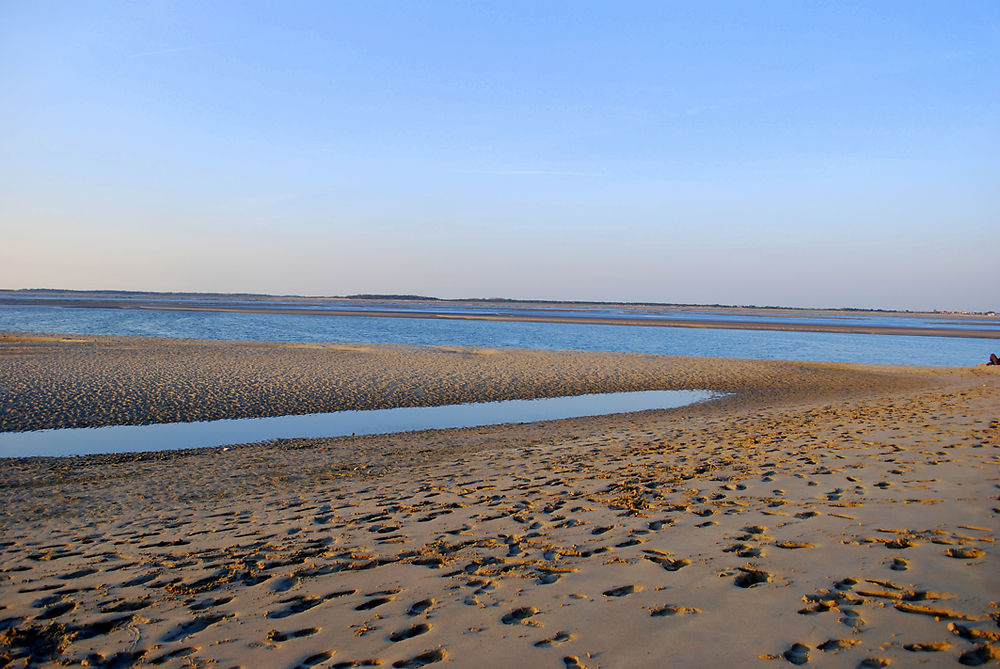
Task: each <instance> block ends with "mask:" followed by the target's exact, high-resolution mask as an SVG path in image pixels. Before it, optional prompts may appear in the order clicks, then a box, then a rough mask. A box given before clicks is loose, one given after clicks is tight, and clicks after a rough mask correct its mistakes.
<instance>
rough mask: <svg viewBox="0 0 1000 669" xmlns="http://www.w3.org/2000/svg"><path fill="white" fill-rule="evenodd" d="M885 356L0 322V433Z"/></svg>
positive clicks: (778, 370) (443, 400) (755, 373)
mask: <svg viewBox="0 0 1000 669" xmlns="http://www.w3.org/2000/svg"><path fill="white" fill-rule="evenodd" d="M892 370H893V368H892V367H886V368H879V367H875V366H869V367H866V368H864V370H862V369H861V368H852V367H851V366H849V365H838V364H834V363H801V362H774V361H762V360H738V361H737V360H723V359H719V358H692V357H679V356H663V355H645V354H622V353H595V352H585V351H534V350H532V351H529V350H518V349H492V348H471V347H444V346H439V347H411V346H393V345H377V344H297V343H268V342H224V341H223V342H220V341H198V340H176V339H154V338H130V337H101V336H89V335H88V336H84V335H62V336H60V335H30V334H17V333H4V334H0V408H2V409H0V431H19V430H37V429H45V428H56V427H96V426H100V425H135V424H148V423H163V422H175V421H194V420H214V419H220V418H244V417H252V416H281V415H289V414H305V413H317V412H325V411H339V410H348V409H387V408H391V407H398V406H432V405H440V404H457V403H462V402H483V401H495V400H505V399H529V398H535V397H555V396H560V395H578V394H582V393H587V392H591V393H592V392H616V391H632V390H672V389H705V390H717V391H722V392H738V393H742V394H746V393H750V392H756V393H760V392H764V391H766V392H768V393H782V392H784V393H786V394H787V393H799V394H801V393H809V392H812V391H813V390H816V389H822V391H823V392H825V393H829V392H831V390H832V389H833V388H834V387H835V386H836V387H839V388H840V389H841V390H842V391H843V392H844V393H857V392H859V391H861V390H864V389H865V388H871V387H875V386H882V385H884V384H885V383H887V382H889V380H890V379H895V380H894V382H895V383H897V384H899V383H904V384H912V383H914V381H913V379H914V378H915V377H914V375H913V373H912V370H907V374H906V375H899V374H896V373H894V372H893V371H892Z"/></svg>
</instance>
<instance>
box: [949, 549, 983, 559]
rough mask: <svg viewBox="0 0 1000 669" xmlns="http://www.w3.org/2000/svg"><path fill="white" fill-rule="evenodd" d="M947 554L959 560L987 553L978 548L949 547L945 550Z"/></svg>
mask: <svg viewBox="0 0 1000 669" xmlns="http://www.w3.org/2000/svg"><path fill="white" fill-rule="evenodd" d="M945 555H947V556H948V557H950V558H956V559H959V560H971V559H973V558H978V557H982V556H984V555H986V553H984V552H983V551H981V550H979V549H978V548H949V549H948V550H947V551H945Z"/></svg>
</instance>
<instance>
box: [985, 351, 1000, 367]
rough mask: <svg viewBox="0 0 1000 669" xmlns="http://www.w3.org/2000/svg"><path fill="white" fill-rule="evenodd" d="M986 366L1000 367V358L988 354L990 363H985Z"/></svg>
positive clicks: (993, 354)
mask: <svg viewBox="0 0 1000 669" xmlns="http://www.w3.org/2000/svg"><path fill="white" fill-rule="evenodd" d="M986 364H987V365H1000V358H998V357H997V354H996V353H990V361H989V362H988V363H986Z"/></svg>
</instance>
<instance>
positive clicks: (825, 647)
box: [816, 639, 861, 653]
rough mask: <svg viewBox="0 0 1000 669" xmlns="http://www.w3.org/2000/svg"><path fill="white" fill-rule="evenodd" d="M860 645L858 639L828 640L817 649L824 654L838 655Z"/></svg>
mask: <svg viewBox="0 0 1000 669" xmlns="http://www.w3.org/2000/svg"><path fill="white" fill-rule="evenodd" d="M860 643H861V642H860V641H858V640H857V639H827V640H826V641H824V642H823V643H821V644H820V645H818V646H816V647H817V648H819V649H820V650H821V651H823V652H824V653H837V652H839V651H842V650H847V649H848V648H853V647H854V646H857V645H858V644H860Z"/></svg>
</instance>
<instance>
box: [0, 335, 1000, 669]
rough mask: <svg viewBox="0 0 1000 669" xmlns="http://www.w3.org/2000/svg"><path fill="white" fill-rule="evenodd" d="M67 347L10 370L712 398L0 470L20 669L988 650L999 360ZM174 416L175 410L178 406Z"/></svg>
mask: <svg viewBox="0 0 1000 669" xmlns="http://www.w3.org/2000/svg"><path fill="white" fill-rule="evenodd" d="M82 339H83V341H80V342H60V341H53V340H52V339H51V338H50V339H45V338H42V340H41V341H18V342H12V343H9V345H8V344H4V346H5V348H4V349H3V350H4V351H5V354H4V356H3V358H2V359H3V361H4V365H5V367H4V369H5V370H7V371H5V372H4V374H5V375H6V376H4V380H5V383H6V382H7V381H9V380H11V379H15V378H26V379H31V380H33V382H35V383H38V384H41V385H46V384H51V383H54V382H55V381H56V380H57V379H58V376H59V375H60V374H62V373H64V372H65V373H66V374H68V375H69V376H70V377H71V378H74V379H92V380H91V381H88V383H89V384H90V385H85V386H83V388H82V390H81V393H83V392H89V393H91V394H93V393H94V392H97V391H99V389H100V388H101V387H102V386H101V385H100V379H102V378H103V379H105V380H106V382H105V386H106V387H108V388H110V389H112V390H113V392H112V390H109V391H108V393H107V395H105V397H106V398H107V399H106V400H105V401H108V402H110V403H111V404H113V405H115V406H118V407H119V409H118V410H119V411H122V412H125V414H127V413H128V412H127V411H126V409H127V407H128V403H127V402H123V401H120V400H119V399H118V398H121V397H130V398H132V399H131V400H130V401H139V402H142V401H144V397H145V396H144V395H143V394H142V393H146V392H148V393H154V394H155V392H159V391H155V390H150V388H154V389H155V388H156V386H151V384H152V383H153V382H152V381H150V380H148V379H147V377H146V376H144V375H143V374H140V373H139V372H138V371H137V370H146V372H145V373H146V374H148V375H149V378H153V379H155V378H156V373H157V370H161V371H162V372H163V373H164V374H166V375H167V376H166V377H165V378H167V379H168V380H169V381H168V382H165V383H166V384H167V385H172V384H173V383H175V382H178V381H180V380H183V379H184V378H186V377H197V378H202V379H203V381H201V382H200V383H204V384H208V385H211V383H215V385H216V386H217V388H216V390H215V391H214V393H209V394H207V395H206V396H205V398H204V401H205V402H207V403H208V404H211V403H212V402H213V401H214V399H213V398H214V397H215V396H217V395H220V393H224V390H223V389H224V388H226V387H228V386H234V387H239V386H241V385H242V384H245V383H248V382H249V380H253V379H258V378H268V377H267V374H266V373H265V370H267V369H268V367H267V364H266V363H267V362H268V361H269V362H270V363H273V364H279V363H280V364H288V367H287V368H284V367H283V368H281V369H283V370H285V371H283V372H282V373H281V374H279V373H278V372H275V375H276V378H281V379H283V384H284V385H282V386H281V389H282V392H283V393H285V395H287V396H290V397H300V396H301V397H304V396H307V395H308V393H305V392H304V391H296V390H295V388H296V387H297V385H300V384H301V385H303V386H307V385H310V384H312V383H314V382H316V380H317V379H318V378H320V377H322V376H323V374H321V373H320V372H319V371H317V372H315V373H313V374H311V373H309V372H308V370H310V369H312V368H313V367H315V368H316V369H317V370H319V369H322V365H321V361H323V360H327V362H326V363H323V364H326V366H327V369H326V373H327V374H330V375H333V376H337V375H338V373H339V372H337V371H336V370H338V369H339V368H340V362H339V361H340V360H344V363H343V364H344V365H346V367H345V369H350V370H352V371H351V373H350V374H349V373H347V372H343V385H342V388H343V391H342V392H343V393H344V394H350V393H351V392H353V393H354V394H355V395H356V396H358V397H367V396H368V394H369V393H370V392H371V391H370V390H369V389H370V388H371V387H372V384H373V383H375V384H376V385H375V387H379V388H381V387H382V386H379V385H378V383H377V382H375V381H372V380H371V379H378V378H381V377H379V375H378V374H377V373H376V372H378V370H379V369H380V368H381V366H383V365H384V366H385V374H387V375H389V376H393V375H394V376H395V378H396V379H397V382H398V383H400V384H405V383H406V379H407V378H409V377H410V376H411V374H412V375H416V377H418V378H420V379H422V381H421V383H427V384H431V387H432V388H437V387H440V388H449V387H451V386H457V387H459V388H461V387H462V385H463V384H468V385H469V386H470V387H471V388H473V389H472V390H461V392H468V393H470V394H473V395H474V394H475V393H484V392H485V393H489V392H506V391H505V390H503V389H504V388H507V387H508V386H509V385H515V386H517V387H521V386H527V387H529V388H532V389H533V392H539V389H541V388H548V387H553V388H554V387H559V384H564V385H565V384H570V385H571V384H572V380H573V378H574V375H579V374H584V382H585V383H584V386H572V387H574V388H581V389H582V391H585V390H588V389H591V388H593V389H597V388H598V387H601V386H602V385H605V384H613V383H619V384H627V383H640V382H643V383H644V382H645V381H644V379H646V378H647V376H646V375H647V374H648V375H649V377H648V378H654V379H656V380H657V381H658V382H661V383H668V384H669V383H677V384H680V387H709V388H717V389H727V390H731V391H732V392H734V395H732V396H730V397H727V398H725V399H723V400H720V401H716V402H711V403H708V404H703V405H697V406H691V407H685V408H681V409H675V410H666V411H651V412H644V413H640V414H621V415H617V416H606V417H594V418H581V419H571V420H564V421H554V422H549V423H538V424H525V425H508V426H495V427H484V428H470V429H464V430H443V431H431V432H420V433H410V434H400V435H389V436H377V437H358V438H340V439H326V440H322V439H321V440H294V441H282V442H276V443H268V444H257V445H246V446H239V447H232V448H229V449H226V450H223V449H206V450H187V451H185V450H179V451H171V452H163V453H150V454H131V455H120V456H91V457H82V458H52V459H49V458H41V459H40V458H28V459H12V460H0V490H2V491H3V500H4V504H3V508H2V509H0V530H2V537H3V539H2V541H0V569H2V571H0V602H2V604H0V606H2V607H3V608H2V609H0V648H2V650H0V654H2V655H0V656H2V657H3V658H5V659H6V660H7V661H8V664H9V665H10V666H24V665H25V664H36V665H44V664H52V665H54V664H58V663H77V664H79V663H83V662H88V663H90V664H101V663H104V664H107V663H118V666H129V665H132V664H135V665H147V664H148V665H153V666H157V665H166V666H184V665H185V664H196V665H198V664H208V663H214V664H217V666H244V667H255V666H283V667H296V666H341V667H351V666H375V665H382V666H392V667H419V666H435V665H437V664H438V663H440V664H441V665H442V666H443V665H445V664H447V663H451V664H452V665H454V666H489V667H513V666H538V667H558V668H565V667H590V668H591V669H593V668H595V667H626V666H627V667H662V666H722V665H731V666H741V667H742V666H751V667H752V666H763V667H768V666H785V665H787V664H788V663H793V664H801V663H804V662H810V663H812V664H820V665H822V664H827V665H829V666H850V667H856V666H886V665H888V664H890V663H892V664H893V666H913V665H917V664H922V663H929V664H932V665H935V666H939V665H942V664H947V665H954V666H960V664H959V663H962V664H976V663H982V662H989V661H991V659H996V658H997V657H998V656H1000V651H998V644H1000V627H998V623H1000V605H998V602H997V593H998V592H1000V587H998V586H1000V581H998V576H997V575H998V574H1000V558H998V551H997V547H996V538H997V533H998V523H997V519H998V514H1000V502H998V499H997V495H998V487H997V486H998V483H1000V474H998V472H1000V468H998V465H1000V439H998V432H1000V423H998V420H997V417H996V415H995V410H996V407H997V406H998V404H1000V402H998V399H1000V373H998V371H997V370H995V369H993V368H974V369H907V368H895V367H870V366H852V365H821V364H809V363H774V362H767V361H740V360H697V359H695V360H692V359H669V358H668V359H664V360H660V361H657V360H654V358H656V356H627V355H609V356H601V355H595V354H576V353H566V354H554V353H549V352H529V351H505V352H493V353H487V352H483V351H471V350H467V349H454V350H424V349H403V348H400V347H371V348H370V349H368V350H369V351H370V353H371V357H364V356H362V358H361V359H362V360H363V362H357V361H356V362H354V363H350V362H349V361H350V360H351V359H352V358H351V356H345V357H343V358H338V357H337V355H340V354H341V353H343V352H344V349H343V347H340V346H335V347H332V348H329V349H328V348H326V347H319V348H315V349H284V348H282V347H280V346H276V345H265V344H261V345H255V344H208V343H205V342H190V343H181V342H160V343H161V344H162V345H163V349H162V351H160V352H158V351H157V346H156V344H157V342H156V341H152V340H144V341H133V340H124V339H115V338H110V339H109V338H82ZM212 346H217V348H212ZM129 347H131V351H129V350H127V349H128V348H129ZM172 347H177V350H178V351H184V350H187V351H189V352H190V355H189V356H187V357H186V360H187V363H186V365H187V366H186V367H185V366H184V363H183V362H182V361H183V360H184V359H185V357H184V356H183V355H181V354H180V353H177V354H176V355H175V354H173V353H171V354H169V355H168V354H164V353H163V351H172V350H173V349H172ZM185 347H190V348H187V349H185ZM206 347H207V348H206ZM255 347H259V348H255ZM288 351H293V352H294V353H291V354H289V353H288ZM300 352H301V355H302V356H303V358H301V359H300V358H297V357H296V356H297V355H299V354H300ZM355 353H359V352H357V351H355ZM286 356H288V357H286ZM313 356H315V357H313ZM324 356H328V357H327V358H324ZM491 356H501V357H500V358H499V359H500V360H501V361H502V364H498V365H495V366H492V365H491V364H490V363H488V362H485V361H488V360H491V359H493V358H492V357H491ZM331 357H332V361H331V359H330V358H331ZM647 358H649V359H648V360H647ZM88 360H89V362H87V361H88ZM213 360H215V361H216V362H212V361H213ZM449 360H450V361H452V362H446V361H449ZM219 361H225V363H226V364H221V363H220V362H219ZM296 361H297V362H296ZM250 362H253V364H252V365H250V364H249V363H250ZM239 363H243V364H239ZM352 364H356V365H357V367H356V368H355V367H351V365H352ZM214 365H218V366H217V367H216V366H214ZM247 365H248V366H247ZM244 366H246V367H245V368H246V369H248V370H250V371H241V370H244ZM100 370H103V373H99V372H100ZM129 370H131V371H132V374H131V375H129V373H128V372H129ZM206 370H207V371H206ZM289 370H293V371H294V370H298V371H297V372H295V373H294V374H293V371H289ZM357 370H365V373H364V374H361V373H360V372H358V371H357ZM87 374H90V375H92V376H87ZM18 375H20V376H18ZM171 375H173V376H171ZM199 375H202V376H199ZM656 375H659V376H656ZM175 377H176V378H175ZM435 377H440V380H439V381H438V383H437V385H434V381H433V380H434V378H435ZM661 377H662V378H661ZM46 379H48V381H45V380H46ZM609 379H610V380H609ZM670 379H673V380H670ZM677 379H680V380H677ZM542 380H546V381H544V382H543V381H542ZM688 383H690V384H691V385H690V386H688V385H683V384H688ZM533 384H534V385H533ZM588 384H589V385H588ZM18 387H24V388H25V389H26V391H31V386H30V384H26V385H24V386H18ZM184 387H188V386H184ZM201 387H202V386H198V385H194V386H190V388H192V389H194V388H201ZM491 387H496V388H499V389H500V390H499V391H494V390H490V391H487V390H483V388H491ZM661 387H670V386H661ZM675 387H676V386H675ZM32 392H37V393H39V394H36V395H34V396H33V397H34V399H33V401H35V402H40V403H41V404H38V405H36V408H35V409H34V412H35V413H36V414H37V415H39V416H40V418H39V419H38V422H40V423H45V422H49V423H51V422H53V421H54V420H55V422H58V420H62V419H61V418H60V419H52V418H51V417H50V414H61V413H63V409H62V406H63V405H62V404H61V402H60V401H58V400H57V401H56V402H55V403H53V404H46V402H48V401H49V400H48V399H46V398H51V397H56V398H58V397H61V396H60V395H51V394H50V395H46V394H45V392H46V391H44V390H42V391H32ZM60 392H62V391H60ZM274 392H275V393H277V394H276V395H275V396H278V395H280V393H278V391H277V390H275V391H274ZM380 392H381V391H380ZM442 392H444V391H442ZM455 392H458V391H455ZM459 394H460V392H459ZM5 402H6V398H5ZM99 404H100V403H99V402H97V403H94V402H91V403H88V402H83V401H82V400H74V402H70V403H69V405H70V406H78V407H81V409H80V411H83V407H91V406H95V405H99ZM2 406H5V407H6V406H7V404H3V405H2ZM177 406H178V407H179V410H180V411H181V418H182V419H183V418H185V417H186V416H185V415H184V414H183V412H184V411H185V410H187V409H188V408H193V407H195V406H198V401H196V399H190V400H187V401H186V403H185V402H178V403H177ZM262 406H263V405H262ZM125 414H123V415H125ZM71 415H72V412H71ZM129 415H136V416H140V415H144V416H147V417H148V415H147V414H143V413H142V411H140V410H135V411H133V412H132V414H129ZM178 446H179V447H182V446H183V444H178Z"/></svg>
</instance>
